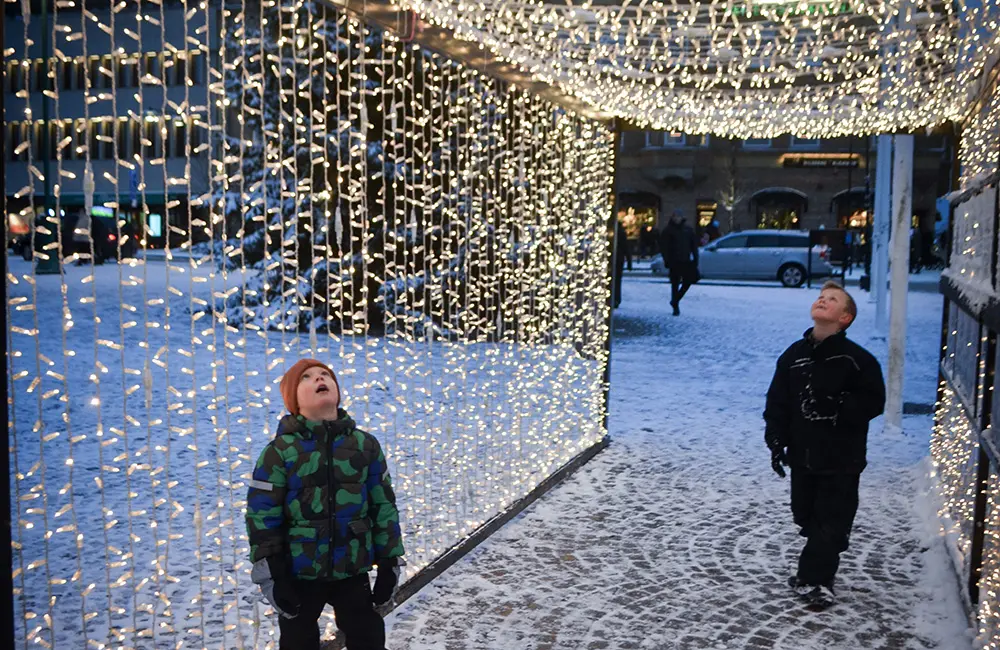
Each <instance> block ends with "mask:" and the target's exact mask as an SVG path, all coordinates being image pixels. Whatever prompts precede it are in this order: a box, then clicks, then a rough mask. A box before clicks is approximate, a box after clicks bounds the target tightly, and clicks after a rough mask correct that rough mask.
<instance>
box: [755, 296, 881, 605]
mask: <svg viewBox="0 0 1000 650" xmlns="http://www.w3.org/2000/svg"><path fill="white" fill-rule="evenodd" d="M811 313H812V319H813V323H814V325H813V327H812V328H810V329H809V330H807V331H806V333H805V335H804V336H803V338H802V339H801V340H799V341H797V342H795V343H793V344H792V345H791V347H789V348H788V349H787V350H785V352H784V354H782V355H781V357H780V358H779V359H778V366H777V369H776V370H775V373H774V379H772V380H771V387H770V388H769V389H768V391H767V406H766V408H765V410H764V420H765V423H766V430H765V433H764V440H765V442H766V443H767V446H768V448H769V449H770V450H771V467H772V468H773V469H774V471H775V472H777V474H778V476H780V477H782V478H784V477H785V470H784V468H783V465H787V466H789V467H791V471H792V517H793V518H794V520H795V524H796V525H797V526H799V527H800V528H801V532H800V534H801V535H802V536H803V537H805V538H806V545H805V548H804V549H803V550H802V555H801V556H800V557H799V566H798V572H797V573H796V575H794V576H792V577H791V578H790V579H789V585H790V586H791V587H792V588H793V589H794V590H795V592H796V593H797V594H798V595H799V596H801V597H803V598H804V599H806V601H807V602H808V603H809V605H810V606H811V607H813V608H816V609H824V608H826V607H829V606H831V605H833V604H834V602H835V595H834V591H833V580H834V576H835V575H836V573H837V568H838V566H839V565H840V554H841V553H842V552H843V551H845V550H847V546H848V540H849V538H850V534H851V526H852V525H853V524H854V515H855V513H856V512H857V509H858V482H859V480H860V477H861V472H862V471H864V469H865V465H866V464H867V460H866V458H865V456H866V452H867V445H868V423H869V421H871V420H872V419H874V418H876V417H878V416H879V415H881V413H882V410H883V408H884V406H885V383H884V381H883V380H882V368H881V367H880V366H879V363H878V361H876V359H875V357H873V356H872V355H871V354H870V353H868V351H866V350H865V349H864V348H862V347H861V346H860V345H858V344H857V343H854V342H853V341H850V340H849V339H848V338H847V334H846V330H847V328H848V327H850V325H851V323H853V322H854V318H855V317H856V316H857V313H858V310H857V306H856V305H855V303H854V299H853V298H851V296H850V294H848V293H847V292H846V291H845V290H844V288H843V287H841V286H840V285H839V284H837V283H836V282H827V283H826V284H825V285H823V290H822V292H821V293H820V295H819V298H818V299H817V300H816V302H815V303H813V306H812V312H811Z"/></svg>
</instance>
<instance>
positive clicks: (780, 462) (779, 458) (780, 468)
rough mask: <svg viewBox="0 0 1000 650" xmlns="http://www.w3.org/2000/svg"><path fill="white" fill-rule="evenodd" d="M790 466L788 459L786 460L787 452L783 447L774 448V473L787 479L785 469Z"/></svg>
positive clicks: (772, 451) (772, 466) (772, 458)
mask: <svg viewBox="0 0 1000 650" xmlns="http://www.w3.org/2000/svg"><path fill="white" fill-rule="evenodd" d="M787 466H788V459H787V458H785V450H784V449H782V448H781V447H774V448H773V449H771V469H773V470H774V473H775V474H777V475H778V476H780V477H781V478H785V476H786V474H785V467H787Z"/></svg>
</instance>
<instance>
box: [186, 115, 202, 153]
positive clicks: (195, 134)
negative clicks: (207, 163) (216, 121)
mask: <svg viewBox="0 0 1000 650" xmlns="http://www.w3.org/2000/svg"><path fill="white" fill-rule="evenodd" d="M204 128H205V123H204V122H199V121H198V120H193V121H192V122H191V128H190V129H189V131H190V134H191V155H192V156H193V155H195V153H194V150H195V149H196V148H198V147H200V146H201V143H202V142H203V140H202V138H201V135H202V129H204Z"/></svg>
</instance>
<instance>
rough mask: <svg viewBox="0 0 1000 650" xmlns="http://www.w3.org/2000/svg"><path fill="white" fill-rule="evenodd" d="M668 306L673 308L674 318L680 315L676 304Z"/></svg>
mask: <svg viewBox="0 0 1000 650" xmlns="http://www.w3.org/2000/svg"><path fill="white" fill-rule="evenodd" d="M670 306H671V307H673V308H674V316H680V315H681V308H680V305H678V304H677V303H676V302H672V303H670Z"/></svg>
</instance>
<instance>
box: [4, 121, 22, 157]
mask: <svg viewBox="0 0 1000 650" xmlns="http://www.w3.org/2000/svg"><path fill="white" fill-rule="evenodd" d="M6 126H7V137H6V144H7V148H6V150H5V151H4V155H5V156H6V157H7V160H18V159H19V158H20V156H17V155H15V154H14V150H15V149H17V147H18V146H19V145H20V144H21V142H23V141H24V138H22V137H21V123H20V122H8V123H7V125H6Z"/></svg>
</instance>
